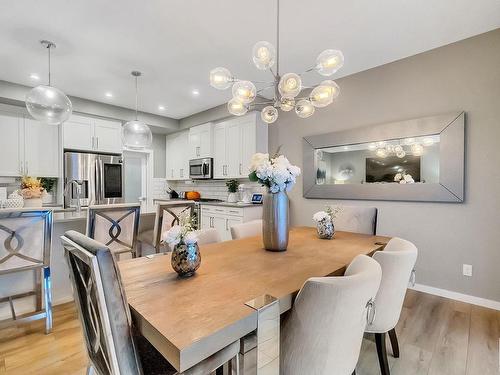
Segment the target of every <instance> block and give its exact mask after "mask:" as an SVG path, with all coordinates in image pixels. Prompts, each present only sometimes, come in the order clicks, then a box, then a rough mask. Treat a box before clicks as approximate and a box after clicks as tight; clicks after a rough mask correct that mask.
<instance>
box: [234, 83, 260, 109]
mask: <svg viewBox="0 0 500 375" xmlns="http://www.w3.org/2000/svg"><path fill="white" fill-rule="evenodd" d="M232 91H233V97H234V98H235V99H237V100H239V101H240V102H242V103H244V104H248V103H251V102H253V101H254V99H255V96H256V95H257V89H256V88H255V85H254V84H253V83H252V82H250V81H238V82H235V84H234V85H233V89H232Z"/></svg>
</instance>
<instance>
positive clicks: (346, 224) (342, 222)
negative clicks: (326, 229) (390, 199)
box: [334, 206, 378, 234]
mask: <svg viewBox="0 0 500 375" xmlns="http://www.w3.org/2000/svg"><path fill="white" fill-rule="evenodd" d="M377 214H378V209H377V207H360V206H342V212H341V213H340V215H339V216H338V217H337V218H336V219H335V220H334V224H335V230H340V231H345V232H354V233H363V234H377Z"/></svg>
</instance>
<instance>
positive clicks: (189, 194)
mask: <svg viewBox="0 0 500 375" xmlns="http://www.w3.org/2000/svg"><path fill="white" fill-rule="evenodd" d="M200 198H201V195H200V193H198V192H197V191H187V192H186V199H189V200H191V201H197V200H199V199H200Z"/></svg>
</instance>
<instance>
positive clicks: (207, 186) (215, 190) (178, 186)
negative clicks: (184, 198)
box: [167, 179, 262, 201]
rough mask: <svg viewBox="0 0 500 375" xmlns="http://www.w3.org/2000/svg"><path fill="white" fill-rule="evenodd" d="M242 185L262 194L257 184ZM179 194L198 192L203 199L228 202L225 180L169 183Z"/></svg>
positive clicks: (244, 182) (247, 182)
mask: <svg viewBox="0 0 500 375" xmlns="http://www.w3.org/2000/svg"><path fill="white" fill-rule="evenodd" d="M240 183H241V184H244V185H245V186H246V187H249V188H250V187H251V188H252V190H253V191H254V192H256V193H257V192H261V191H262V187H261V186H260V185H259V184H258V183H256V182H250V181H249V180H248V179H242V180H240ZM167 186H170V187H171V188H172V189H174V190H175V191H177V192H180V191H191V190H196V191H197V192H199V193H200V194H201V197H202V198H211V199H221V200H224V201H225V200H227V195H228V192H227V187H226V181H225V180H193V181H167Z"/></svg>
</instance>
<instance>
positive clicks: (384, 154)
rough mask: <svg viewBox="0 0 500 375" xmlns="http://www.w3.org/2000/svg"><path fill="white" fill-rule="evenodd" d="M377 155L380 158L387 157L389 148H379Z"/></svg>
mask: <svg viewBox="0 0 500 375" xmlns="http://www.w3.org/2000/svg"><path fill="white" fill-rule="evenodd" d="M375 155H377V156H378V157H379V158H385V157H387V150H386V149H385V148H379V149H378V150H377V151H376V152H375Z"/></svg>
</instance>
